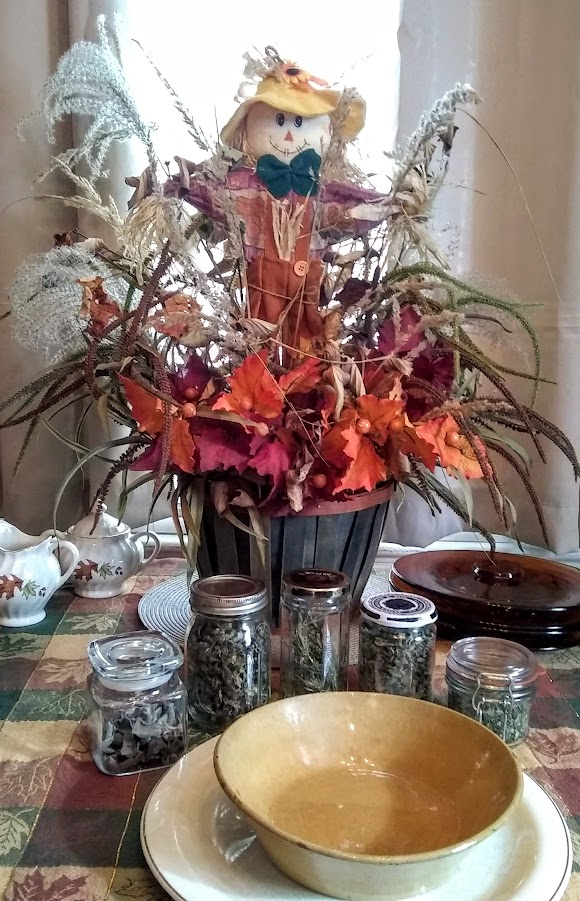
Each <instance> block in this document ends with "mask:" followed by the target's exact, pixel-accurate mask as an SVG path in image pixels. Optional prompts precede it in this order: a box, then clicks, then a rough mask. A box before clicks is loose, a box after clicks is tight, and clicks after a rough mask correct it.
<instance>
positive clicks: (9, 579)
mask: <svg viewBox="0 0 580 901" xmlns="http://www.w3.org/2000/svg"><path fill="white" fill-rule="evenodd" d="M17 588H18V590H19V591H20V590H21V589H22V579H19V578H18V576H15V575H13V574H12V573H11V574H10V575H6V576H0V597H2V596H3V595H4V597H7V598H13V597H14V592H15V591H16V589H17Z"/></svg>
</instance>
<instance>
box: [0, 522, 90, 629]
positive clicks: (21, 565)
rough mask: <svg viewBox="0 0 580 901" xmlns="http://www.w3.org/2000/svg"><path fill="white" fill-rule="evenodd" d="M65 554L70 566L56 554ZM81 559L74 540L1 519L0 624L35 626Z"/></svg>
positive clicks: (62, 555) (61, 555)
mask: <svg viewBox="0 0 580 901" xmlns="http://www.w3.org/2000/svg"><path fill="white" fill-rule="evenodd" d="M57 548H58V551H59V556H60V557H61V559H62V557H64V559H65V562H67V563H68V567H67V569H66V571H65V572H62V571H61V564H60V563H59V560H58V558H57V557H56V555H55V554H54V551H55V550H56V549H57ZM78 561H79V552H78V550H77V549H76V547H75V546H74V544H72V543H71V542H70V541H60V540H59V539H58V538H57V537H55V536H54V535H51V536H48V537H45V536H44V535H27V534H26V533H25V532H21V531H20V529H18V528H16V526H13V525H12V524H11V523H9V522H7V521H6V520H5V519H0V626H10V627H13V628H15V627H19V626H32V625H34V624H35V623H39V622H41V621H42V620H43V619H44V617H45V616H46V611H45V607H46V605H47V603H48V601H49V600H50V599H51V597H52V596H53V594H54V593H55V591H56V590H57V589H58V588H60V587H61V585H64V583H65V582H66V580H67V579H68V578H69V576H70V575H71V574H72V572H73V570H74V568H75V566H76V565H77V563H78Z"/></svg>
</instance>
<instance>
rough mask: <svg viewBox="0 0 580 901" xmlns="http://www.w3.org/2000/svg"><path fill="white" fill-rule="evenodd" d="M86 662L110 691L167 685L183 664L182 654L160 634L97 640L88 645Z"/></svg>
mask: <svg viewBox="0 0 580 901" xmlns="http://www.w3.org/2000/svg"><path fill="white" fill-rule="evenodd" d="M88 655H89V662H90V664H91V666H92V667H93V670H94V672H95V673H96V674H97V676H99V678H100V679H101V681H103V682H104V683H105V684H106V685H108V686H109V687H111V688H118V689H119V690H127V689H131V688H135V689H137V688H147V687H149V688H153V687H154V686H155V685H161V684H162V683H163V682H166V681H167V680H168V679H169V678H170V676H171V674H172V673H173V672H175V670H176V669H177V668H178V667H179V666H181V664H182V663H183V654H182V653H181V651H180V649H179V648H178V646H177V645H176V644H175V642H174V641H172V640H171V638H169V637H168V636H167V635H164V634H163V633H162V632H126V633H125V634H123V635H111V636H109V637H108V638H96V639H93V641H91V642H90V643H89V646H88Z"/></svg>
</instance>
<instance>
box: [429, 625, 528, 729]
mask: <svg viewBox="0 0 580 901" xmlns="http://www.w3.org/2000/svg"><path fill="white" fill-rule="evenodd" d="M537 673H538V667H537V664H536V659H535V657H534V655H533V654H532V652H531V651H529V650H528V648H525V647H523V645H521V644H517V643H516V642H515V641H507V640H506V639H503V638H493V637H487V636H477V637H472V638H462V639H460V640H459V641H456V642H455V644H454V645H452V647H451V650H450V651H449V653H448V655H447V665H446V681H447V688H448V702H447V703H448V706H449V707H450V708H451V709H452V710H456V711H458V713H463V714H465V715H466V716H469V717H471V718H472V719H475V720H477V721H478V722H480V723H482V724H483V725H484V726H487V728H488V729H491V730H492V732H495V734H496V735H499V737H500V738H502V739H503V740H504V741H505V742H506V744H508V745H512V746H515V745H519V744H520V743H521V742H523V741H524V740H525V739H526V737H527V734H528V730H529V726H530V711H531V707H532V701H533V699H534V695H535V681H536V677H537Z"/></svg>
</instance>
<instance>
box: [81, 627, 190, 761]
mask: <svg viewBox="0 0 580 901" xmlns="http://www.w3.org/2000/svg"><path fill="white" fill-rule="evenodd" d="M88 656H89V662H90V664H91V666H92V669H93V671H92V673H90V674H89V676H88V680H87V687H88V697H89V719H88V723H89V730H90V735H91V753H92V755H93V760H94V761H95V763H96V765H97V766H98V768H99V769H100V770H102V772H103V773H106V774H107V775H110V776H119V775H122V774H129V773H137V772H140V771H141V770H148V769H157V768H159V767H165V766H170V765H171V764H173V763H175V761H176V760H178V759H179V757H181V755H182V754H183V753H184V751H185V750H186V748H187V694H186V691H185V686H184V685H183V682H182V681H181V679H180V678H179V674H178V672H177V670H178V668H179V667H180V666H181V664H182V662H183V654H182V653H181V651H180V650H179V648H178V647H177V645H176V644H175V642H173V641H172V640H171V639H170V638H168V637H167V636H166V635H163V634H162V633H161V632H128V633H125V634H124V635H112V636H110V637H109V638H99V639H95V640H94V641H91V642H90V644H89V646H88Z"/></svg>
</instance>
